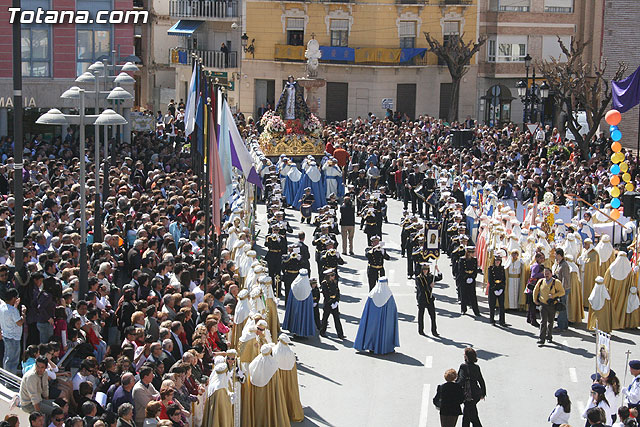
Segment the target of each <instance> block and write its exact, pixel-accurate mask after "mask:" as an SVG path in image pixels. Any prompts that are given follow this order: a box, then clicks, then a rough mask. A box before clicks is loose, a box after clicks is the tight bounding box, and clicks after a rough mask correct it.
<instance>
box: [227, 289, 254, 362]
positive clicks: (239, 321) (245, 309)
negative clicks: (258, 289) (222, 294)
mask: <svg viewBox="0 0 640 427" xmlns="http://www.w3.org/2000/svg"><path fill="white" fill-rule="evenodd" d="M250 314H251V306H250V304H249V291H248V290H246V289H243V290H241V291H240V292H238V305H236V311H235V313H234V314H233V329H232V330H231V347H232V348H236V349H237V348H238V343H239V341H240V336H241V335H242V330H243V329H244V325H245V324H246V323H247V319H249V315H250Z"/></svg>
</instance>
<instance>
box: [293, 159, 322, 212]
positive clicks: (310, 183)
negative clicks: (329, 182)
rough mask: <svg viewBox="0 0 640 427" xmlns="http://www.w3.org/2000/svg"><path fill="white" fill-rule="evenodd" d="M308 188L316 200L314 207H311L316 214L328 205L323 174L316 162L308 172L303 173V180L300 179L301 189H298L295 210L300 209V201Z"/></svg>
mask: <svg viewBox="0 0 640 427" xmlns="http://www.w3.org/2000/svg"><path fill="white" fill-rule="evenodd" d="M307 187H310V188H311V194H313V197H314V198H315V201H314V202H313V206H312V207H311V209H312V210H313V211H314V212H315V211H317V210H318V208H320V207H321V206H324V205H326V204H327V199H326V197H325V193H326V190H325V188H324V184H323V182H322V173H320V169H318V167H317V166H316V165H315V162H313V163H311V164H310V166H309V167H308V168H307V169H306V171H304V172H303V173H302V178H300V187H298V192H297V194H296V197H295V203H293V207H294V208H296V209H300V199H302V196H303V195H304V189H305V188H307Z"/></svg>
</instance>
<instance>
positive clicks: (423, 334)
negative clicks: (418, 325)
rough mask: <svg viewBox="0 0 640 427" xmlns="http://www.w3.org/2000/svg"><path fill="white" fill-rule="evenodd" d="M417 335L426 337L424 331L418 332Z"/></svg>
mask: <svg viewBox="0 0 640 427" xmlns="http://www.w3.org/2000/svg"><path fill="white" fill-rule="evenodd" d="M418 335H422V336H425V337H426V336H427V334H425V333H424V331H418Z"/></svg>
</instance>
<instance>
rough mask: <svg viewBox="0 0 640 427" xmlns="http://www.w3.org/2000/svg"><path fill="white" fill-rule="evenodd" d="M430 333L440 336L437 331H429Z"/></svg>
mask: <svg viewBox="0 0 640 427" xmlns="http://www.w3.org/2000/svg"><path fill="white" fill-rule="evenodd" d="M431 335H433V336H434V337H439V336H440V334H439V333H438V331H431Z"/></svg>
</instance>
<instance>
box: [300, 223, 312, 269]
mask: <svg viewBox="0 0 640 427" xmlns="http://www.w3.org/2000/svg"><path fill="white" fill-rule="evenodd" d="M298 239H299V241H298V247H299V248H300V258H301V259H302V260H301V261H300V267H301V268H306V269H307V271H311V264H310V263H309V260H310V259H311V254H310V253H309V246H307V244H306V243H305V242H304V239H305V234H304V231H301V232H299V233H298Z"/></svg>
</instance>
